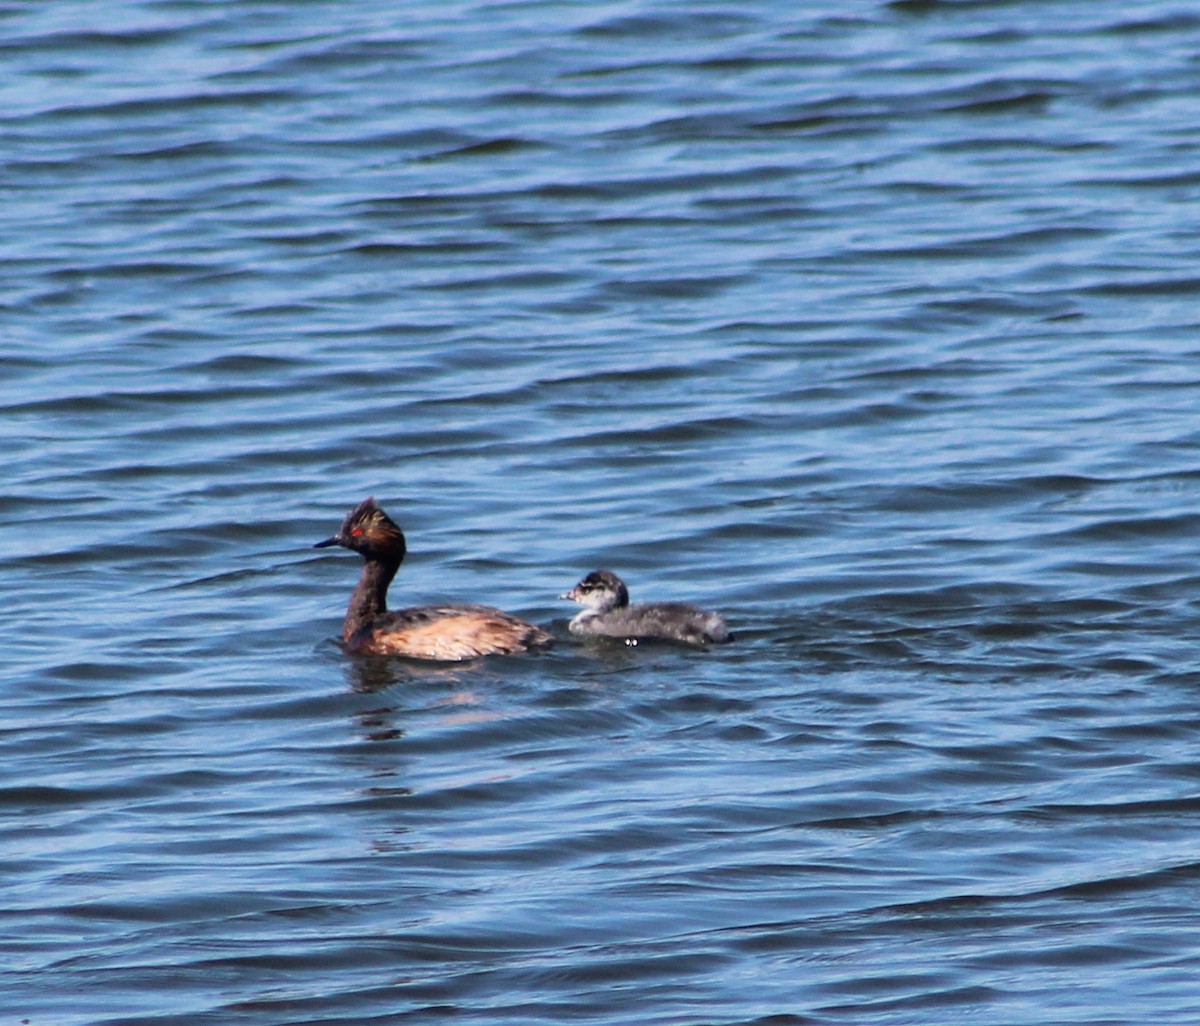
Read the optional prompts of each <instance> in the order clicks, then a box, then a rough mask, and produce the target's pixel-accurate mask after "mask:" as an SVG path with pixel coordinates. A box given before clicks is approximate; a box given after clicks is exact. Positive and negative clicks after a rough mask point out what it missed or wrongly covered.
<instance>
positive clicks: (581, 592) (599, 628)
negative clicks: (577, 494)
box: [560, 570, 733, 645]
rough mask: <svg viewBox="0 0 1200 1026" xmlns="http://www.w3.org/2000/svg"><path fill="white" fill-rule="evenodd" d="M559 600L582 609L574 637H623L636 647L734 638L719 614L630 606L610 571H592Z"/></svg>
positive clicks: (664, 605) (667, 605)
mask: <svg viewBox="0 0 1200 1026" xmlns="http://www.w3.org/2000/svg"><path fill="white" fill-rule="evenodd" d="M560 597H561V598H565V599H570V600H571V601H573V602H578V603H579V604H580V605H581V606H583V607H584V609H583V612H582V613H579V614H578V615H577V616H576V617H575V618H574V619H573V620H572V621H571V623H570V628H571V631H572V633H574V634H583V635H587V636H590V637H604V638H624V639H625V642H626V644H636V643H637V641H638V640H639V639H641V638H660V639H663V640H666V641H683V642H686V643H687V644H689V645H708V644H722V643H724V642H726V641H732V640H733V635H732V634H730V633H729V628H727V627H726V626H725V621H724V620H723V619H722V618H721V615H720V614H719V613H711V612H709V611H707V610H705V609H697V608H696V607H695V606H689V605H686V604H685V603H683V602H652V603H645V604H642V605H634V606H631V605H630V604H629V589H628V588H626V587H625V582H624V581H622V580H621V578H619V577H618V576H617V575H616V574H614V573H613V572H612V571H611V570H594V571H592V573H590V574H588V575H587V576H586V577H585V578H584V579H583V580H582V581H580V582H579V583H578V584H577V585H575V587H574V588H572V589H571V590H570V591H568V592H567V593H566V594H565V595H562V596H560Z"/></svg>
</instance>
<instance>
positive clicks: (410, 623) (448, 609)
mask: <svg viewBox="0 0 1200 1026" xmlns="http://www.w3.org/2000/svg"><path fill="white" fill-rule="evenodd" d="M328 545H341V546H342V547H343V548H347V549H351V550H353V551H354V552H357V553H358V554H359V555H360V556H362V557H363V559H365V560H366V561H367V565H366V566H364V567H363V572H362V577H360V578H359V580H358V586H357V587H356V588H355V589H354V594H352V595H351V596H350V606H349V608H348V609H347V610H346V621H345V623H344V624H343V625H342V641H343V642H344V643H345V645H346V648H347V649H349V650H350V651H351V652H355V653H360V654H366V655H397V656H408V657H409V658H410V659H439V660H445V661H450V662H457V661H460V660H463V659H474V658H475V657H477V656H483V655H509V654H511V653H513V652H528V651H531V650H533V649H538V648H545V647H547V646H548V645H550V643H551V641H552V640H553V639H552V638H551V637H550V635H549V634H547V633H546V632H545V631H544V630H542V629H541V628H540V627H535V626H534V625H533V624H531V623H526V622H525V621H524V620H519V619H517V617H515V616H512V615H510V614H509V613H505V612H502V611H501V610H499V609H493V608H492V607H491V606H471V605H445V606H414V607H412V608H409V609H396V610H392V611H391V612H389V611H388V608H387V590H388V585H389V584H391V583H392V578H393V577H395V576H396V571H397V570H399V569H400V563H401V561H402V560H403V559H404V553H405V551H406V548H405V544H404V532H403V531H401V530H400V528H399V527H398V526H397V525H396V523H395V521H393V520H392V518H391V517H389V516H388V515H387V514H386V513H385V512H384V511H383V510H382V509H380V508H379V505H378V504H377V503H376V502H375V500H374V499H366V500H365V501H363V502H361V503H359V504H358V505H357V506H355V507H354V509H352V510H351V511H350V512H349V513H347V514H346V519H345V520H344V521H342V526H341V528H340V529H339V530H338V533H337V534H335V535H334V536H333V537H332V538H326V539H325V540H324V541H319V542H317V544H316V545H315V546H313V547H314V548H318V549H322V548H325V547H326V546H328Z"/></svg>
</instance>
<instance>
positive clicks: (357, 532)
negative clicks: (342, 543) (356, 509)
mask: <svg viewBox="0 0 1200 1026" xmlns="http://www.w3.org/2000/svg"><path fill="white" fill-rule="evenodd" d="M350 537H351V538H361V537H362V528H361V527H352V528H351V529H350Z"/></svg>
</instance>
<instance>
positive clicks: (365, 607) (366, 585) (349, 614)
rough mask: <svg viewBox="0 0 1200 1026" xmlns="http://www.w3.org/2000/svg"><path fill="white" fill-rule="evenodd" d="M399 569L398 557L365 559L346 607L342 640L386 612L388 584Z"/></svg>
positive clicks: (345, 639)
mask: <svg viewBox="0 0 1200 1026" xmlns="http://www.w3.org/2000/svg"><path fill="white" fill-rule="evenodd" d="M401 558H403V557H401ZM399 569H400V560H399V559H391V558H389V559H368V560H367V565H366V566H364V567H363V572H362V576H361V577H360V578H359V579H358V584H357V585H355V588H354V594H352V595H351V596H350V605H349V607H348V608H347V609H346V622H345V623H344V624H343V625H342V640H343V641H349V640H350V639H351V638H352V637H354V635H355V634H357V633H358V632H359V631H360V630H362V629H363V628H364V627H365V626H366V625H367V624H368V623H370V622H371V620H372V619H373V618H374V617H376V616H378V615H379V614H380V613H386V612H387V590H388V585H389V584H391V583H392V578H393V577H395V576H396V571H397V570H399Z"/></svg>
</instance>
